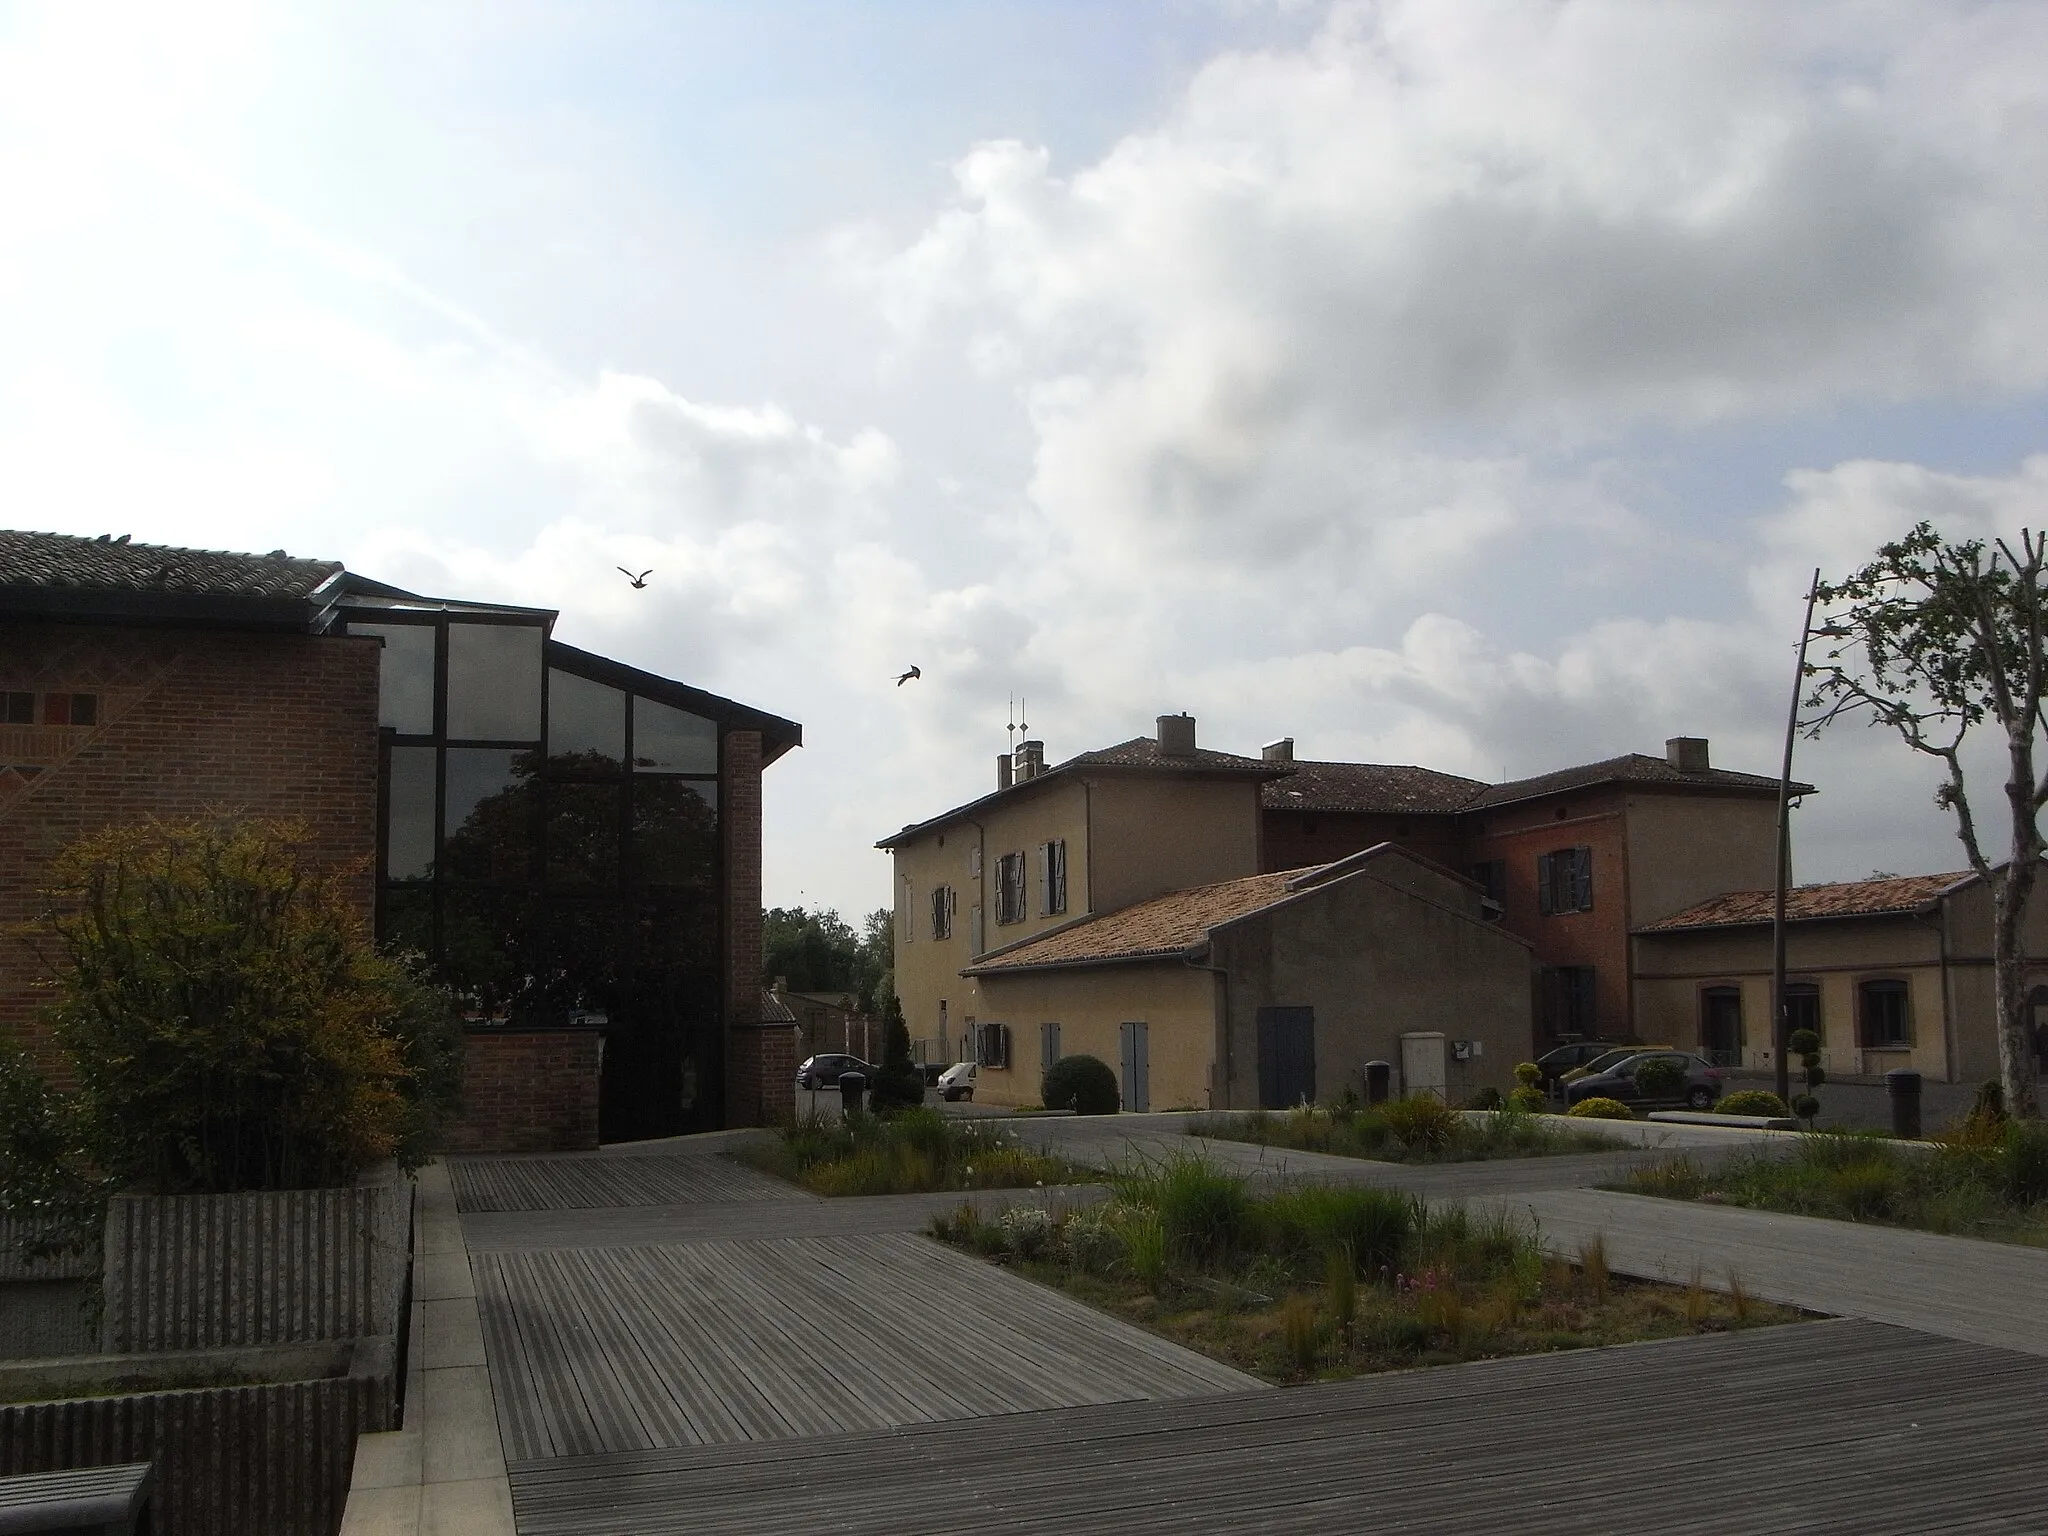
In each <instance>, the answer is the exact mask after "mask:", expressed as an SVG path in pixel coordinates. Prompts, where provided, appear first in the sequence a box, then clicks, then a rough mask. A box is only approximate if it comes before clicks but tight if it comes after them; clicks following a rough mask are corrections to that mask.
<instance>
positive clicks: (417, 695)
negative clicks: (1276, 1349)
mask: <svg viewBox="0 0 2048 1536" xmlns="http://www.w3.org/2000/svg"><path fill="white" fill-rule="evenodd" d="M348 632H349V633H350V634H352V635H376V636H378V637H380V638H381V639H382V640H383V642H384V654H383V655H382V656H381V657H380V658H379V659H378V662H377V723H378V724H379V725H381V726H384V727H386V728H388V729H390V730H394V731H397V732H398V733H399V734H400V735H402V736H431V735H433V734H434V626H433V625H431V624H351V625H349V627H348Z"/></svg>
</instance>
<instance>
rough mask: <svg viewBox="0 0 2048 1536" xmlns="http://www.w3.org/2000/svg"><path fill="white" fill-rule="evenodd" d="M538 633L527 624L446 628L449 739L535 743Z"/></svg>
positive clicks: (538, 725)
mask: <svg viewBox="0 0 2048 1536" xmlns="http://www.w3.org/2000/svg"><path fill="white" fill-rule="evenodd" d="M540 654H541V632H540V629H539V627H538V626H536V625H531V624H450V625H449V626H448V735H449V736H450V737H451V738H454V739H459V740H465V741H538V740H539V739H540V689H541V665H540Z"/></svg>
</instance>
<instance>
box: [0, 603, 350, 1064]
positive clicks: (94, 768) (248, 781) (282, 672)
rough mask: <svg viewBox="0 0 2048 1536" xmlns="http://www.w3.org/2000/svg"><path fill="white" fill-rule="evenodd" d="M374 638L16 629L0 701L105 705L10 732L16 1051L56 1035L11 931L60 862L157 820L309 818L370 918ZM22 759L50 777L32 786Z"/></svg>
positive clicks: (8, 827)
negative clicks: (64, 698) (84, 699)
mask: <svg viewBox="0 0 2048 1536" xmlns="http://www.w3.org/2000/svg"><path fill="white" fill-rule="evenodd" d="M377 662H378V650H377V646H376V644H375V643H374V642H372V641H366V640H351V639H345V638H340V637H324V636H309V635H290V634H242V633H227V632H212V631H201V630H175V629H142V628H133V629H130V628H122V627H113V626H109V627H100V626H90V625H64V624H39V623H0V689H5V690H17V689H18V690H24V691H29V692H38V693H40V692H50V691H73V692H81V693H94V694H97V695H98V696H99V715H98V720H97V721H96V723H95V724H93V725H90V726H61V727H26V726H21V727H10V726H0V1040H10V1041H21V1042H24V1043H26V1044H28V1045H29V1046H30V1047H31V1048H34V1047H35V1046H37V1045H38V1044H39V1043H40V1041H39V1039H38V1034H37V1031H36V1028H35V1024H34V1017H35V1013H36V1007H37V1003H38V1001H39V994H38V991H37V989H36V987H35V985H34V983H35V979H36V977H37V975H38V973H39V969H40V968H39V966H38V965H37V963H36V961H35V959H34V956H33V955H32V954H31V953H30V952H29V950H28V948H27V946H26V945H25V943H24V942H23V941H22V940H21V939H20V938H19V937H16V936H15V935H14V934H13V931H12V930H13V929H14V926H15V925H16V924H18V923H20V922H21V921H23V920H25V919H26V918H28V917H29V916H30V915H31V912H32V910H33V902H34V899H35V892H36V891H37V890H38V889H39V888H40V887H41V885H42V883H43V876H44V874H45V871H46V870H47V867H48V864H49V861H50V859H51V858H52V857H53V856H54V855H55V854H56V853H57V852H58V851H59V850H60V849H62V848H63V847H64V846H65V845H66V844H68V843H70V842H73V841H75V840H76V839H77V838H79V837H81V836H83V835H84V834H85V833H87V832H91V831H94V830H96V829H98V828H100V827H104V826H107V825H110V824H115V823H122V822H132V821H136V820H139V819H141V818H142V817H145V816H149V815H157V816H167V817H183V816H205V815H215V814H227V815H237V816H249V817H266V816H271V817H293V818H296V819H298V820H300V821H303V822H304V823H305V824H306V826H307V829H308V831H309V833H310V834H311V846H310V849H309V853H310V856H311V860H312V862H313V863H314V864H316V865H317V866H321V867H325V868H328V869H340V870H347V871H351V872H352V874H351V886H352V889H353V891H354V893H355V894H356V895H357V896H358V898H359V899H360V901H361V903H362V909H363V913H364V917H365V920H366V921H367V920H368V917H369V912H370V902H371V873H370V862H371V859H372V856H373V854H374V853H375V848H376V826H377ZM12 765H22V766H27V767H32V768H40V770H41V771H40V772H39V773H35V774H33V775H24V774H21V773H19V772H17V771H13V766H12Z"/></svg>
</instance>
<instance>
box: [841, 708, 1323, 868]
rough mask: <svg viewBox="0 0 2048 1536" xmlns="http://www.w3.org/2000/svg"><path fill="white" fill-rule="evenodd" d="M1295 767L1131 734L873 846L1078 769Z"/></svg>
mask: <svg viewBox="0 0 2048 1536" xmlns="http://www.w3.org/2000/svg"><path fill="white" fill-rule="evenodd" d="M1293 771H1294V765H1293V764H1292V763H1269V762H1267V761H1266V760H1265V759H1263V758H1257V757H1239V756H1237V755H1236V754H1235V753H1231V752H1211V751H1209V750H1208V749H1207V748H1203V747H1197V748H1196V749H1195V750H1194V751H1193V752H1192V753H1188V754H1186V755H1164V754H1162V753H1161V752H1160V750H1159V743H1158V742H1157V741H1156V740H1155V739H1153V738H1152V737H1150V736H1133V737H1132V738H1131V739H1130V740H1129V741H1120V742H1118V743H1117V744H1116V745H1115V746H1113V747H1099V748H1097V749H1096V750H1094V751H1092V752H1080V753H1076V754H1075V755H1074V756H1073V757H1070V758H1068V759H1067V760H1066V761H1065V762H1063V763H1057V764H1055V765H1053V766H1052V767H1050V768H1047V769H1045V770H1044V771H1042V772H1040V773H1038V774H1036V775H1034V776H1033V777H1031V778H1028V779H1024V780H1022V781H1020V782H1018V783H1015V784H1012V785H1010V787H1009V788H1007V789H996V790H991V791H989V793H987V794H985V795H983V796H982V797H981V798H980V799H978V800H969V801H967V802H966V803H965V804H963V805H956V806H954V807H953V808H952V809H951V810H950V811H941V812H940V813H939V814H938V815H936V816H928V817H926V818H925V819H924V820H923V821H917V822H912V823H911V824H910V825H909V826H906V827H905V828H903V830H902V831H900V832H892V833H890V834H889V836H887V837H885V838H882V839H881V840H880V841H879V842H877V843H876V844H875V846H876V847H877V848H884V849H887V848H897V847H901V846H902V845H903V844H904V843H907V842H909V841H911V840H912V839H913V838H916V837H919V836H922V835H923V834H924V833H926V832H928V831H930V830H931V829H932V828H933V827H938V826H943V825H945V824H946V823H947V822H949V821H954V820H957V819H959V818H960V817H963V816H972V815H974V814H975V813H976V812H978V811H980V810H982V809H983V808H984V807H986V806H989V805H992V804H994V803H995V802H996V801H998V800H1014V799H1018V798H1021V797H1022V796H1024V795H1027V794H1032V793H1035V792H1036V791H1037V789H1038V787H1039V786H1040V785H1043V784H1048V783H1053V782H1056V781H1059V780H1062V779H1065V778H1070V777H1072V776H1074V775H1076V774H1078V773H1082V772H1090V773H1103V772H1108V773H1132V774H1147V773H1168V774H1176V775H1183V776H1186V777H1190V778H1192V777H1196V776H1201V777H1205V778H1238V779H1252V780H1258V779H1277V778H1281V777H1283V776H1285V775H1287V774H1290V773H1292V772H1293Z"/></svg>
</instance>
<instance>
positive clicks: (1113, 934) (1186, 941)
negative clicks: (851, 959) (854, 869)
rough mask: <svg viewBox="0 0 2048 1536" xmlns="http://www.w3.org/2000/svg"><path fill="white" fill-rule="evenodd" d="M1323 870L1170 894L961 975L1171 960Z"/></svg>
mask: <svg viewBox="0 0 2048 1536" xmlns="http://www.w3.org/2000/svg"><path fill="white" fill-rule="evenodd" d="M1320 868H1322V866H1321V865H1313V866H1311V867H1309V868H1307V869H1288V870H1282V871H1279V872H1278V873H1276V874H1270V875H1246V876H1243V877H1242V878H1240V879H1237V880H1221V881H1218V882H1217V883H1215V884H1214V885H1197V886H1192V887H1190V888H1189V889H1187V890H1185V891H1169V892H1167V893H1166V894H1165V895H1164V896H1155V897H1153V898H1152V899H1151V900H1150V901H1141V902H1138V903H1137V904H1136V905H1135V906H1129V907H1123V908H1121V909H1119V910H1118V911H1115V912H1107V913H1104V914H1103V915H1102V916H1100V917H1086V918H1082V919H1081V920H1080V921H1079V922H1075V923H1069V924H1067V925H1066V926H1065V927H1063V928H1059V929H1056V930H1055V931H1053V932H1051V933H1048V934H1045V935H1043V936H1042V937H1040V938H1035V939H1026V940H1024V941H1023V942H1022V943H1020V944H1018V945H1016V946H1015V947H1013V948H1010V949H1007V950H1002V951H999V952H998V954H997V955H996V956H994V957H991V958H984V959H983V960H981V961H980V962H979V963H977V964H975V965H970V966H965V967H963V968H962V970H961V974H962V975H965V976H978V975H986V974H989V973H991V972H1003V971H1026V970H1035V969H1038V968H1039V967H1041V966H1055V965H1089V964H1099V963H1102V962H1106V961H1112V960H1151V959H1174V958H1177V957H1178V956H1180V955H1183V954H1185V953H1187V951H1188V950H1189V949H1191V948H1192V947H1193V946H1195V945H1197V944H1199V943H1201V942H1202V939H1203V937H1204V936H1205V935H1206V934H1207V933H1208V931H1209V930H1210V929H1211V928H1213V927H1215V926H1216V925H1217V924H1218V923H1224V922H1228V921H1230V919H1232V918H1236V917H1246V916H1249V915H1250V914H1251V913H1253V912H1257V911H1259V910H1260V909H1261V908H1264V907H1270V906H1272V905H1274V904H1275V903H1276V902H1280V901H1284V900H1286V899H1287V897H1289V896H1291V895H1292V894H1294V890H1295V881H1296V880H1297V879H1298V878H1299V877H1301V876H1303V875H1310V874H1314V873H1315V872H1316V871H1317V870H1319V869H1320Z"/></svg>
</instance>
